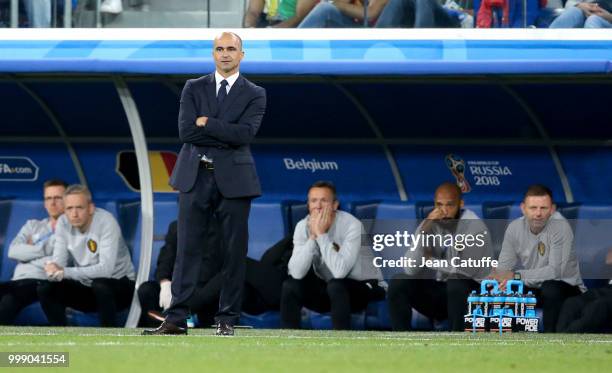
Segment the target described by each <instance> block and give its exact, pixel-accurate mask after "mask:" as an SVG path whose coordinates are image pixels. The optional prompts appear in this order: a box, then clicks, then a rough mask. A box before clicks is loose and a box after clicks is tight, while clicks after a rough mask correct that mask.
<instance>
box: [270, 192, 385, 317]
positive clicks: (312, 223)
mask: <svg viewBox="0 0 612 373" xmlns="http://www.w3.org/2000/svg"><path fill="white" fill-rule="evenodd" d="M338 205H339V203H338V200H337V199H336V188H335V186H334V185H333V184H332V183H330V182H326V181H318V182H316V183H314V184H313V185H312V186H311V187H310V188H309V190H308V211H309V215H308V216H307V217H305V218H304V219H302V220H300V222H299V223H298V224H297V225H296V227H295V233H294V235H293V253H292V255H291V258H290V259H289V265H288V272H289V278H288V279H286V280H285V282H284V283H283V288H282V294H281V327H283V328H289V329H299V328H300V323H301V310H302V306H305V307H307V308H310V309H312V310H314V311H316V312H328V311H330V310H331V318H332V326H333V328H334V329H349V328H350V320H351V312H357V311H361V310H364V309H365V308H366V307H367V305H368V303H369V302H370V301H374V300H382V299H384V298H385V289H384V287H386V284H385V283H384V281H383V280H382V274H381V272H380V269H378V268H376V267H374V265H373V263H372V261H373V258H374V255H373V253H372V249H371V248H370V247H369V246H364V245H362V243H361V241H362V234H363V233H364V228H363V225H362V224H361V222H360V221H359V220H358V219H357V218H355V217H354V216H352V215H351V214H349V213H346V212H344V211H338Z"/></svg>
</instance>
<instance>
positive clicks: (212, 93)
mask: <svg viewBox="0 0 612 373" xmlns="http://www.w3.org/2000/svg"><path fill="white" fill-rule="evenodd" d="M206 100H207V101H208V108H209V109H210V113H211V116H213V117H216V116H217V113H218V112H219V108H218V107H217V85H216V82H215V74H214V73H212V74H210V75H209V76H208V84H206Z"/></svg>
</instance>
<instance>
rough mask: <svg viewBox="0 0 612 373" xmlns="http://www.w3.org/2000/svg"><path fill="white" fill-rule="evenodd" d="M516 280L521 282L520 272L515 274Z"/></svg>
mask: <svg viewBox="0 0 612 373" xmlns="http://www.w3.org/2000/svg"><path fill="white" fill-rule="evenodd" d="M514 279H515V280H517V281H521V273H520V272H514Z"/></svg>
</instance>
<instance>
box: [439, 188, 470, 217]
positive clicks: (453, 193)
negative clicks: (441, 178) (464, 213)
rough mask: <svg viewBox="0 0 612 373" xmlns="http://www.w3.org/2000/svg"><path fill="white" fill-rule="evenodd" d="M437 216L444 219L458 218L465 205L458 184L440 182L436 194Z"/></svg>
mask: <svg viewBox="0 0 612 373" xmlns="http://www.w3.org/2000/svg"><path fill="white" fill-rule="evenodd" d="M434 206H435V210H437V212H436V214H437V215H436V216H439V217H440V218H442V219H458V218H459V212H460V210H461V208H462V207H463V197H462V194H461V188H459V187H458V186H457V184H454V183H450V182H446V183H442V184H440V186H438V188H437V189H436V194H435V195H434Z"/></svg>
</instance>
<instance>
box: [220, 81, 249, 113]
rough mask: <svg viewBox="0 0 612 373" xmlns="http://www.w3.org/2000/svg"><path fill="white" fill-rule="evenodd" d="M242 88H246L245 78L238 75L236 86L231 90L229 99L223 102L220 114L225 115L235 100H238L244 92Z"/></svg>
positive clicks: (226, 98) (228, 95)
mask: <svg viewBox="0 0 612 373" xmlns="http://www.w3.org/2000/svg"><path fill="white" fill-rule="evenodd" d="M242 88H244V78H243V77H242V75H238V79H236V82H235V83H234V86H233V87H232V88H231V89H230V91H229V93H228V94H227V97H225V100H223V102H222V103H221V107H220V108H219V111H218V112H219V113H224V112H225V110H227V108H229V107H231V105H232V103H233V102H234V100H236V97H238V95H240V91H242ZM215 101H216V100H215Z"/></svg>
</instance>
